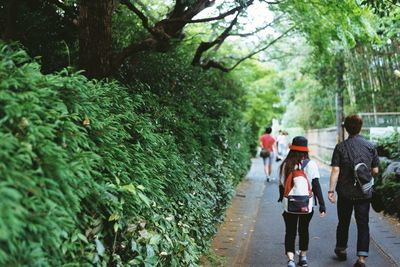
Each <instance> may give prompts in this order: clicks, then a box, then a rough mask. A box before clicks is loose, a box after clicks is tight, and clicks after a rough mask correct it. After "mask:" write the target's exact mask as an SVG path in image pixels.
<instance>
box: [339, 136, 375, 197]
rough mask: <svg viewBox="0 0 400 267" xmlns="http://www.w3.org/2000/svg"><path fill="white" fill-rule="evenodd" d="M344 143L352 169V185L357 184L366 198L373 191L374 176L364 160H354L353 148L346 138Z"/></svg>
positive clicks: (370, 195)
mask: <svg viewBox="0 0 400 267" xmlns="http://www.w3.org/2000/svg"><path fill="white" fill-rule="evenodd" d="M344 145H345V147H346V151H347V155H348V156H349V158H350V162H351V166H352V167H353V171H354V178H355V181H354V186H357V185H358V187H359V188H360V189H361V191H362V193H363V194H364V196H365V197H366V198H371V197H372V193H373V191H374V189H373V186H374V177H373V176H372V173H371V168H370V167H369V166H367V164H365V163H364V162H355V161H354V157H353V155H352V154H353V153H352V152H353V150H352V149H351V147H350V144H348V140H346V141H344Z"/></svg>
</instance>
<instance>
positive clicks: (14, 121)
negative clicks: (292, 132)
mask: <svg viewBox="0 0 400 267" xmlns="http://www.w3.org/2000/svg"><path fill="white" fill-rule="evenodd" d="M39 69H40V65H39V64H38V63H36V62H32V60H31V59H29V57H28V56H27V55H26V53H25V52H24V51H23V50H21V49H19V48H18V47H15V45H14V46H9V45H5V44H4V43H0V210H1V213H0V265H2V266H93V265H96V266H117V265H118V266H155V265H158V266H196V265H197V264H198V263H199V260H200V257H201V256H202V254H203V253H205V252H206V251H207V249H208V247H209V241H210V238H211V237H212V236H213V234H214V233H215V231H216V224H217V223H219V222H221V220H222V216H223V212H224V211H225V209H226V207H227V205H228V203H229V200H230V199H231V197H232V195H233V193H234V190H233V189H234V185H236V184H237V183H238V181H239V180H240V178H241V177H243V176H244V174H245V172H246V170H247V168H248V166H249V152H248V144H247V141H246V137H247V135H248V131H247V130H246V128H245V127H244V125H243V123H242V122H241V121H242V120H241V118H240V114H241V113H240V110H239V107H238V106H237V105H236V104H237V103H236V102H235V101H236V100H237V98H239V95H240V94H236V95H232V93H229V92H230V91H229V90H232V88H231V87H230V85H231V84H230V81H229V80H228V79H221V78H218V77H217V78H215V77H214V76H213V75H215V74H207V73H201V72H198V71H196V70H190V73H189V76H191V77H192V78H193V77H195V79H194V80H193V81H187V82H185V83H183V84H182V86H183V87H180V88H179V90H177V89H176V88H177V86H176V85H174V84H173V83H172V84H169V85H168V84H167V83H164V84H163V85H164V88H165V89H166V90H165V91H164V93H165V94H166V95H165V97H160V94H157V93H155V92H154V90H153V89H154V88H151V86H150V85H149V84H146V83H143V82H138V81H136V82H135V83H130V84H131V85H130V86H128V87H126V86H122V85H121V84H119V83H117V82H100V81H89V80H87V79H86V78H85V77H84V76H82V75H81V74H79V73H74V72H71V71H69V70H64V71H62V72H60V73H58V74H54V75H42V74H41V73H40V71H39ZM175 71H177V72H176V73H172V75H174V76H175V77H186V76H187V75H188V73H187V72H188V71H187V70H186V71H184V72H183V71H180V69H179V68H178V69H175ZM210 77H214V78H210ZM182 79H183V80H184V78H182ZM199 81H200V82H199ZM163 82H165V81H163ZM160 83H161V81H160ZM188 85H190V86H188ZM217 89H218V90H217ZM235 90H237V92H240V90H241V89H240V88H237V89H235ZM199 96H201V97H200V98H199ZM228 96H229V97H228ZM235 97H236V99H235Z"/></svg>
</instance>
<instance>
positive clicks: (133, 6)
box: [120, 0, 154, 34]
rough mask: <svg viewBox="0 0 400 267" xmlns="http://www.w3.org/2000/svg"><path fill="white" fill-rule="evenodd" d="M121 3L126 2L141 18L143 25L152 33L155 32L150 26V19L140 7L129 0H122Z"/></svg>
mask: <svg viewBox="0 0 400 267" xmlns="http://www.w3.org/2000/svg"><path fill="white" fill-rule="evenodd" d="M120 3H121V4H124V5H125V6H126V7H127V8H128V9H129V10H131V11H132V12H133V13H135V14H136V15H137V16H138V17H139V19H140V20H141V21H142V24H143V27H144V28H145V29H146V30H147V31H148V32H149V33H151V34H154V29H153V28H151V27H150V25H149V19H148V18H147V17H146V15H145V14H144V13H143V12H142V11H140V10H139V9H138V8H136V7H135V5H134V4H132V3H131V1H129V0H120Z"/></svg>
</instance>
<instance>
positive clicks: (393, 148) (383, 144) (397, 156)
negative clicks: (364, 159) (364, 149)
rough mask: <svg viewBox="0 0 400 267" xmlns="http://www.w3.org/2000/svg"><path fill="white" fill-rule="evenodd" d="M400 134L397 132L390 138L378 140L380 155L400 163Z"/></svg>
mask: <svg viewBox="0 0 400 267" xmlns="http://www.w3.org/2000/svg"><path fill="white" fill-rule="evenodd" d="M399 140H400V132H398V131H396V132H394V133H392V134H391V135H389V136H385V137H384V138H380V139H379V140H378V145H377V149H378V154H379V156H382V157H387V158H389V159H392V160H398V161H400V142H399Z"/></svg>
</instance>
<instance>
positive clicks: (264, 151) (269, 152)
mask: <svg viewBox="0 0 400 267" xmlns="http://www.w3.org/2000/svg"><path fill="white" fill-rule="evenodd" d="M271 132H272V128H271V127H267V128H265V132H264V134H263V135H261V136H260V139H259V147H261V152H260V156H261V157H262V158H263V162H264V172H265V175H266V179H267V182H269V180H270V179H272V180H275V179H274V177H271V174H272V161H273V159H274V152H275V151H276V144H275V142H276V141H275V138H274V137H273V136H272V135H271Z"/></svg>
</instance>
